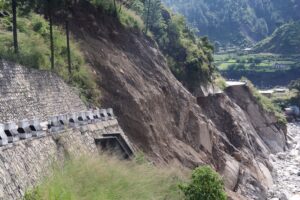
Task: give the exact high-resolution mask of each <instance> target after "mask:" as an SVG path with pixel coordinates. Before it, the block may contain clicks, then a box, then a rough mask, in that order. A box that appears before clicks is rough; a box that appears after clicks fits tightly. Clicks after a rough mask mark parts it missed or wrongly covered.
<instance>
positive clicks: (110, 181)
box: [24, 155, 183, 200]
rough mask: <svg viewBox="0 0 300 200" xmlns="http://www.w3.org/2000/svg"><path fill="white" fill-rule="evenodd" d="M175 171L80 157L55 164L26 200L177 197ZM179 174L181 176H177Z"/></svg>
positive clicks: (157, 198) (162, 198)
mask: <svg viewBox="0 0 300 200" xmlns="http://www.w3.org/2000/svg"><path fill="white" fill-rule="evenodd" d="M178 173H179V172H178V171H177V172H176V171H173V170H170V169H169V168H168V169H167V168H159V167H153V166H150V165H149V164H138V162H133V161H130V162H127V161H118V160H117V159H113V158H111V157H110V158H109V157H106V156H104V155H102V156H100V157H99V158H80V159H76V160H72V161H68V162H67V163H66V164H65V166H64V167H63V168H62V167H56V168H55V169H54V171H53V175H52V176H51V177H50V178H48V179H46V180H45V181H44V182H43V183H42V184H41V185H40V186H39V187H38V188H35V189H34V190H32V191H30V192H27V194H26V196H25V198H24V199H25V200H54V199H59V200H71V199H72V200H118V199H120V200H134V199H137V200H138V199H143V200H147V199H149V200H150V199H155V200H160V199H161V200H168V199H170V200H176V199H183V196H182V193H180V191H179V187H178V184H179V182H180V181H179V180H183V179H182V177H181V176H178ZM179 177H181V178H179Z"/></svg>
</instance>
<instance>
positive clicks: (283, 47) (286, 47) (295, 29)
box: [254, 21, 300, 54]
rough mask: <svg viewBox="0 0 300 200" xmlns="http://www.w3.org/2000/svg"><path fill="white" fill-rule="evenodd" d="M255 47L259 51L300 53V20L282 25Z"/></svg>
mask: <svg viewBox="0 0 300 200" xmlns="http://www.w3.org/2000/svg"><path fill="white" fill-rule="evenodd" d="M254 49H255V51H257V52H269V53H279V54H300V21H298V22H291V23H287V24H284V25H282V26H280V27H279V28H277V29H276V30H275V31H274V33H273V34H272V35H271V36H270V37H267V38H266V39H264V40H263V41H261V42H259V43H258V44H257V45H256V47H255V48H254Z"/></svg>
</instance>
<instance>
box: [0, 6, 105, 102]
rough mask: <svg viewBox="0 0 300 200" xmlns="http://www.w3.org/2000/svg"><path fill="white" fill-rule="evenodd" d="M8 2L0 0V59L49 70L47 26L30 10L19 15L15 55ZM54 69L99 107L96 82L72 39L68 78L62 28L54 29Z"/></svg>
mask: <svg viewBox="0 0 300 200" xmlns="http://www.w3.org/2000/svg"><path fill="white" fill-rule="evenodd" d="M9 6H10V2H7V1H1V2H0V11H2V12H3V11H5V12H6V13H7V15H6V16H2V17H1V18H0V43H1V46H0V58H1V59H5V60H8V61H13V62H16V63H19V64H21V65H24V66H26V67H32V68H36V69H41V70H51V63H50V41H49V24H48V21H47V20H46V19H45V18H44V17H43V16H42V15H39V14H37V13H35V12H32V11H26V12H21V11H22V10H20V12H19V15H18V18H17V20H18V39H19V53H18V54H15V53H14V49H13V37H12V19H11V18H12V16H11V13H10V7H9ZM53 32H54V48H55V51H54V52H55V55H54V57H55V67H54V72H56V73H57V74H58V75H59V76H61V77H62V78H63V79H64V80H65V81H66V82H68V83H70V84H71V85H72V86H74V87H76V88H77V89H78V90H79V92H80V95H81V98H82V100H83V101H85V102H86V103H93V104H94V105H99V103H100V101H99V98H100V91H99V89H98V88H97V85H96V79H95V77H94V75H93V73H92V72H91V70H90V68H89V66H88V65H87V63H86V62H85V60H84V57H83V55H82V53H81V51H80V49H79V47H78V45H77V44H76V42H75V41H74V40H71V59H72V60H71V62H72V74H71V76H69V73H68V63H67V47H66V46H67V42H66V35H65V33H64V30H63V28H62V27H59V26H54V31H53Z"/></svg>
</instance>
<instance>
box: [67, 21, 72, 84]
mask: <svg viewBox="0 0 300 200" xmlns="http://www.w3.org/2000/svg"><path fill="white" fill-rule="evenodd" d="M66 35H67V53H68V71H69V80H71V75H72V63H71V50H70V31H69V20H67V21H66Z"/></svg>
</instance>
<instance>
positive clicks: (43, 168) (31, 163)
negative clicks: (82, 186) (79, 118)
mask: <svg viewBox="0 0 300 200" xmlns="http://www.w3.org/2000/svg"><path fill="white" fill-rule="evenodd" d="M116 132H119V133H121V134H123V131H122V130H121V128H120V127H119V125H118V121H117V120H116V119H113V120H109V121H100V122H96V123H94V124H88V125H85V126H82V127H78V128H74V129H67V130H65V131H64V132H61V133H52V134H50V133H47V135H46V136H44V137H42V138H32V139H27V140H23V141H19V142H16V143H13V144H9V146H4V147H0V200H17V199H21V198H22V196H23V195H24V193H25V192H26V190H28V189H30V188H32V187H33V186H34V185H36V184H37V183H38V182H39V181H40V180H42V178H43V176H46V175H48V174H49V172H50V171H51V170H50V167H51V165H52V163H53V162H56V161H57V162H62V161H63V160H64V158H65V156H66V154H67V155H68V156H75V157H76V156H80V155H82V154H90V155H91V156H97V155H98V153H99V152H98V151H99V150H98V149H97V146H96V144H95V139H97V138H101V137H102V135H103V134H106V133H116Z"/></svg>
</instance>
